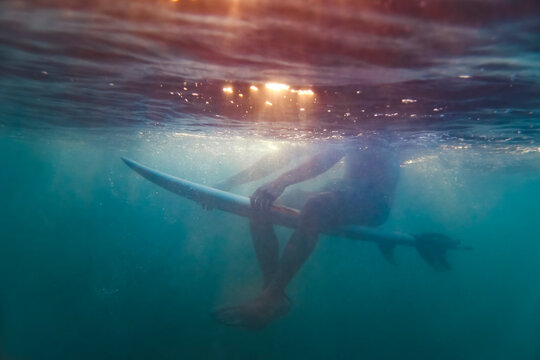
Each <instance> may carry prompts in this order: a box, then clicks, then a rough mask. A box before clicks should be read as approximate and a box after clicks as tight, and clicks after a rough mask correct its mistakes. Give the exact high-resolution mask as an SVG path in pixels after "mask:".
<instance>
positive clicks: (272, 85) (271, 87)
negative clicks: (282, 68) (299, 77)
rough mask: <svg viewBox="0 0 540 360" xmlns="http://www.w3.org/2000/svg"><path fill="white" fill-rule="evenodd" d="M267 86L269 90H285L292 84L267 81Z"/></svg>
mask: <svg viewBox="0 0 540 360" xmlns="http://www.w3.org/2000/svg"><path fill="white" fill-rule="evenodd" d="M265 86H266V88H267V89H268V90H273V91H283V90H289V88H290V86H289V85H287V84H280V83H266V85H265Z"/></svg>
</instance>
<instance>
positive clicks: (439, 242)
mask: <svg viewBox="0 0 540 360" xmlns="http://www.w3.org/2000/svg"><path fill="white" fill-rule="evenodd" d="M415 238H416V250H417V251H418V254H419V255H420V257H421V258H422V259H423V260H424V261H425V262H426V263H427V264H428V265H429V266H431V267H432V268H433V269H435V270H437V271H441V272H442V271H448V270H450V269H451V266H450V263H449V262H448V260H447V258H446V252H447V251H448V250H450V249H458V248H460V241H459V240H456V239H451V238H449V237H448V236H445V235H441V234H437V233H422V234H419V235H416V236H415Z"/></svg>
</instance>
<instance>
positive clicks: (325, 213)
mask: <svg viewBox="0 0 540 360" xmlns="http://www.w3.org/2000/svg"><path fill="white" fill-rule="evenodd" d="M300 214H301V215H300V223H299V226H298V228H297V229H296V230H295V232H294V233H293V235H292V237H291V239H290V240H289V243H288V244H287V246H286V247H285V250H284V251H283V255H282V256H281V259H280V260H279V262H278V263H277V269H276V268H275V267H274V266H275V263H272V268H273V269H274V270H273V271H274V276H273V277H272V278H271V280H270V281H269V283H268V286H267V287H266V288H265V290H264V291H263V293H262V294H261V295H260V296H259V297H257V298H256V299H254V300H252V301H250V302H248V303H246V304H242V305H226V306H221V307H218V308H216V309H215V310H214V312H213V314H214V316H215V318H216V319H217V320H218V321H220V322H222V323H224V324H226V325H230V326H244V327H249V328H260V327H263V326H265V325H267V324H268V323H270V322H271V321H273V320H275V319H277V318H278V317H280V316H283V315H285V314H286V313H287V312H288V311H289V306H290V304H289V300H288V299H287V297H286V296H285V287H286V286H287V284H288V283H289V282H290V280H291V279H292V277H293V276H294V275H295V274H296V272H297V271H298V270H299V269H300V267H301V266H302V265H303V264H304V262H305V261H306V259H307V258H308V257H309V255H310V254H311V253H312V252H313V249H314V248H315V245H316V244H317V238H318V234H319V232H321V231H324V230H327V229H328V228H332V227H334V226H336V225H340V224H341V221H342V218H343V216H342V214H343V200H342V197H340V196H339V195H338V194H336V193H322V194H317V195H316V196H314V197H311V198H310V199H309V200H308V201H307V202H306V204H305V206H304V207H303V209H302V211H301V213H300ZM261 226H262V225H261ZM265 226H266V225H265ZM252 229H253V227H252ZM255 230H256V231H259V230H261V233H258V232H255V234H256V235H261V238H259V239H258V240H260V241H261V242H260V243H256V248H257V246H260V248H259V250H261V251H262V250H263V249H265V247H270V249H271V250H270V252H271V254H275V252H274V251H276V252H277V242H272V241H270V239H269V238H265V237H263V236H262V234H263V233H262V227H261V228H257V227H256V228H255ZM272 230H273V229H272ZM264 234H265V236H268V234H273V231H272V232H267V233H264ZM273 236H274V238H273V239H275V235H273ZM262 240H264V241H262ZM255 241H256V239H255V238H254V242H255ZM262 244H266V245H264V246H263V245H262ZM269 244H275V245H276V247H273V245H269ZM256 250H257V249H256ZM259 250H257V251H259ZM257 256H259V252H258V253H257ZM273 256H274V255H272V256H263V260H264V261H268V263H270V259H275V258H274V257H273ZM276 258H277V256H276ZM272 261H273V260H272ZM261 267H262V266H261ZM268 268H269V269H270V268H271V267H270V266H269V267H268Z"/></svg>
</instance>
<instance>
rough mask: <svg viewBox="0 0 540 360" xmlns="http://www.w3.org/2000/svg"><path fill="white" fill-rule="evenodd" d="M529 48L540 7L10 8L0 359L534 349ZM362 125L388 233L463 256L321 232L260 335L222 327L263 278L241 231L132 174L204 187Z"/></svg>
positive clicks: (133, 4) (537, 144) (0, 29)
mask: <svg viewBox="0 0 540 360" xmlns="http://www.w3.org/2000/svg"><path fill="white" fill-rule="evenodd" d="M539 44H540V3H539V2H538V1H533V0H516V1H509V0H508V1H506V0H493V1H479V0H472V1H461V0H445V1H443V0H421V1H411V0H403V1H392V0H389V1H374V0H373V1H372V0H368V1H335V2H324V1H311V0H309V1H300V0H289V1H281V0H277V1H266V0H243V1H241V0H227V1H225V0H216V1H205V0H185V1H184V0H178V1H165V0H154V1H150V0H133V1H125V0H120V1H103V0H97V1H82V0H81V1H79V0H63V1H61V0H34V1H17V0H3V1H1V2H0V164H1V166H2V171H1V172H0V194H1V196H2V200H3V203H2V204H3V205H2V206H0V358H5V359H206V358H208V359H296V358H298V359H332V358H338V359H356V358H365V359H377V360H378V359H385V360H386V359H408V358H410V359H442V360H454V359H466V360H468V359H471V360H473V359H474V360H477V359H518V360H521V359H523V360H537V359H539V358H540V345H539V341H538V339H540V325H539V324H540V288H539V287H538V278H539V277H540V265H539V264H540V255H539V254H540V244H539V241H540V225H539V224H540V222H539V220H538V219H540V202H539V201H538V199H540V119H539V116H540V97H539V94H540V46H539ZM373 134H375V135H377V134H378V135H382V136H387V137H388V138H390V139H392V140H391V141H392V146H394V147H395V148H396V149H397V151H398V153H399V156H400V163H401V178H400V182H399V184H398V188H397V195H396V199H395V204H394V207H393V208H392V212H391V215H390V218H389V219H388V221H387V223H386V224H384V226H383V227H384V228H385V229H388V230H395V231H401V232H406V233H413V234H417V233H420V232H439V233H443V234H445V235H447V236H450V237H451V238H456V239H460V240H461V241H462V242H463V243H464V244H466V245H467V246H471V247H472V248H473V250H472V251H461V252H458V251H455V252H451V253H449V254H448V256H449V261H450V263H451V265H452V270H451V271H449V272H445V273H437V272H434V271H433V270H432V269H431V268H429V266H427V264H425V263H424V262H422V260H421V258H420V257H419V256H418V255H417V254H416V253H415V252H414V251H413V250H411V249H401V248H399V249H396V254H395V255H396V260H397V265H396V266H394V265H391V264H388V263H386V262H385V261H384V259H383V257H382V256H380V254H379V251H378V249H377V248H376V247H374V246H372V244H371V245H370V244H366V243H363V242H355V241H351V240H346V239H337V238H330V237H322V239H321V241H320V242H319V244H318V247H317V249H316V251H315V253H314V254H313V255H312V257H311V258H310V259H309V260H308V262H307V263H306V264H305V266H304V267H303V269H302V270H301V272H300V273H299V274H298V276H297V277H296V278H295V279H294V280H293V282H292V283H291V285H290V287H289V288H288V293H289V295H290V297H291V298H292V301H293V306H292V310H291V312H290V313H289V314H288V315H287V316H286V317H284V318H282V319H279V320H278V321H276V322H275V323H273V324H271V325H270V326H268V327H267V328H265V329H263V330H260V331H246V330H241V329H235V328H228V327H224V326H222V325H219V324H217V323H216V322H215V321H213V320H212V318H211V317H210V315H209V309H211V308H212V307H214V306H216V305H218V304H221V303H224V302H234V301H242V300H245V299H249V298H251V297H253V296H255V295H256V294H257V291H258V290H259V288H260V276H259V270H258V268H257V264H256V260H255V257H254V254H253V250H252V248H251V239H250V234H249V227H248V225H247V222H246V220H245V219H243V218H238V217H235V216H233V215H230V214H225V213H222V212H219V211H212V212H206V211H203V210H202V209H201V208H200V207H199V206H197V205H194V204H193V203H191V202H189V201H187V200H185V199H180V198H178V197H175V196H174V195H172V194H170V193H167V192H165V191H164V190H161V189H159V188H157V187H156V186H155V185H153V184H150V183H149V182H147V181H145V180H144V179H142V178H139V177H137V176H136V174H134V173H133V172H131V171H130V170H129V169H128V168H127V167H125V165H124V164H123V163H122V162H121V161H120V157H121V156H127V157H130V158H133V159H136V160H138V161H140V162H142V163H144V164H147V165H149V166H152V167H154V168H157V169H161V170H163V171H167V172H169V173H171V174H174V175H178V176H181V177H185V178H187V179H190V180H193V181H196V182H201V183H204V184H209V185H212V184H215V183H217V182H219V181H220V180H222V179H224V178H226V177H228V176H230V175H233V174H235V173H236V172H238V171H240V170H242V169H244V168H245V167H246V166H247V165H249V164H252V163H254V162H256V161H257V160H258V159H260V158H261V157H262V156H265V155H268V154H271V153H273V152H276V151H289V150H290V149H298V148H309V147H310V146H313V147H314V148H316V147H317V146H319V145H320V144H327V143H331V144H339V143H341V142H344V141H358V142H360V143H361V142H362V141H363V139H365V136H371V135H373ZM294 153H295V152H294V151H293V152H291V154H294ZM341 170H342V169H341ZM341 170H340V165H339V164H338V165H337V166H336V167H335V168H332V170H331V171H329V173H328V174H325V175H323V176H322V177H321V178H318V179H315V180H314V181H312V182H309V183H305V184H300V185H298V186H299V188H300V189H312V188H315V187H316V185H317V184H318V182H323V181H325V180H327V178H332V176H337V175H336V174H340V171H341ZM266 180H271V179H270V177H269V178H267V179H266ZM263 183H264V180H262V181H259V182H255V183H252V184H246V185H242V186H240V187H238V188H235V189H234V190H233V191H234V192H236V193H240V194H243V195H246V196H249V195H250V194H251V193H252V192H253V191H254V190H255V189H256V188H257V186H258V185H261V184H263ZM289 235H290V232H289V231H288V230H286V229H281V228H279V229H278V236H279V237H280V239H281V240H280V241H281V244H282V245H284V243H285V242H286V238H287V237H288V236H289Z"/></svg>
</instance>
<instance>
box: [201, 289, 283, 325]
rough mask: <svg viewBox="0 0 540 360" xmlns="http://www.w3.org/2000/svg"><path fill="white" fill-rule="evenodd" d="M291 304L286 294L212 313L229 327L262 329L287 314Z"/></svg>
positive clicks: (227, 306) (265, 296)
mask: <svg viewBox="0 0 540 360" xmlns="http://www.w3.org/2000/svg"><path fill="white" fill-rule="evenodd" d="M290 307H291V304H290V301H289V299H288V298H287V297H286V295H285V294H282V295H266V294H263V295H261V296H259V297H258V298H256V299H254V300H252V301H250V302H248V303H246V304H241V305H224V306H220V307H217V308H215V309H214V310H213V311H212V315H213V316H214V318H215V319H216V320H217V321H219V322H221V323H223V324H225V325H228V326H239V327H246V328H250V329H260V328H263V327H264V326H266V325H268V324H269V323H270V322H272V321H273V320H275V319H277V318H279V317H281V316H283V315H285V314H287V313H288V312H289V310H290Z"/></svg>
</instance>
